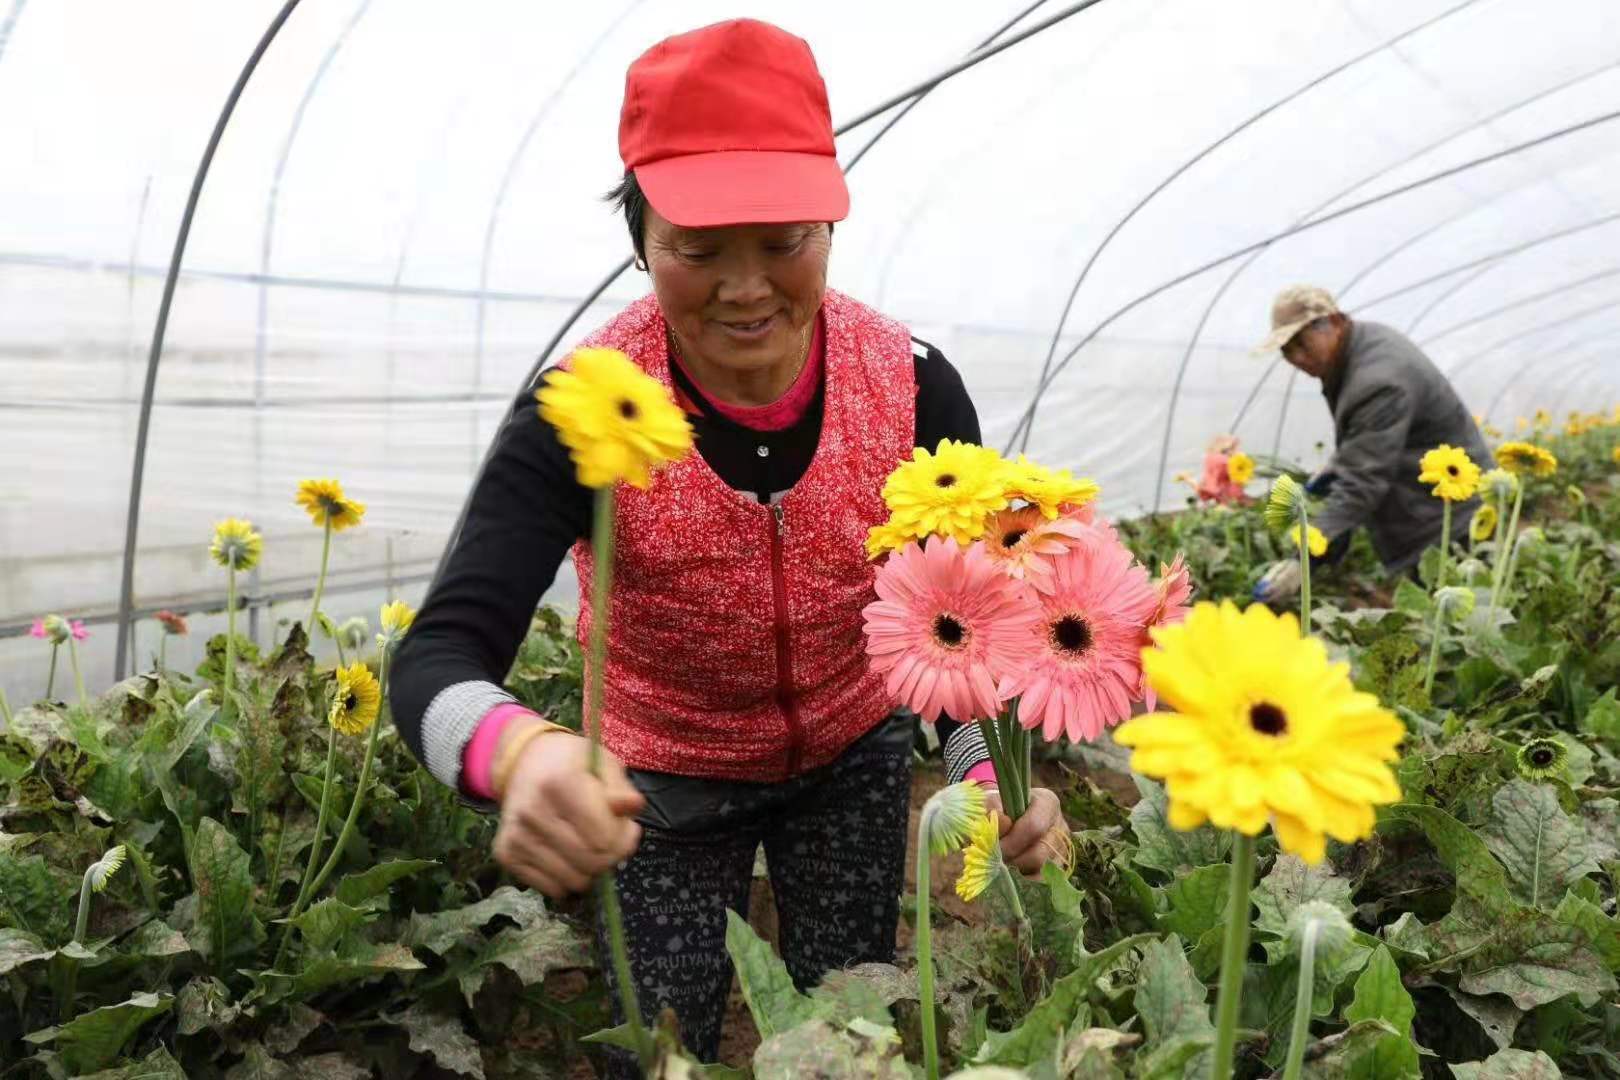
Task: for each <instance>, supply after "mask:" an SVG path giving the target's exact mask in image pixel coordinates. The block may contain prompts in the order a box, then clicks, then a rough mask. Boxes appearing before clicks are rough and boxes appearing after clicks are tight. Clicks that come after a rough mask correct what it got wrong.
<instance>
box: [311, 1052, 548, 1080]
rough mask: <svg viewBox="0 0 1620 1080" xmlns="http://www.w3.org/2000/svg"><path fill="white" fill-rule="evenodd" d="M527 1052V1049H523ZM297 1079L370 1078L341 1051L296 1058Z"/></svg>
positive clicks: (366, 1070) (363, 1067)
mask: <svg viewBox="0 0 1620 1080" xmlns="http://www.w3.org/2000/svg"><path fill="white" fill-rule="evenodd" d="M525 1053H527V1051H525ZM297 1064H298V1080H371V1077H372V1072H371V1067H370V1066H369V1065H362V1064H361V1063H359V1062H357V1061H355V1060H354V1059H353V1058H351V1057H349V1056H348V1055H347V1054H343V1053H330V1054H315V1055H313V1056H311V1057H303V1058H299V1059H298V1063H297Z"/></svg>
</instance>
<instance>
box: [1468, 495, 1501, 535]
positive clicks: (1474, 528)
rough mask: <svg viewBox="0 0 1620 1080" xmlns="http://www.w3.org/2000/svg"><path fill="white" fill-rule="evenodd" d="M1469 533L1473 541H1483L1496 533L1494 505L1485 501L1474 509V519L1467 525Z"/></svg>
mask: <svg viewBox="0 0 1620 1080" xmlns="http://www.w3.org/2000/svg"><path fill="white" fill-rule="evenodd" d="M1468 529H1469V533H1470V535H1472V536H1473V538H1474V539H1475V541H1477V542H1479V543H1482V544H1483V543H1484V542H1485V541H1487V540H1489V539H1490V538H1491V537H1493V536H1495V535H1496V507H1494V506H1492V505H1491V504H1490V503H1486V504H1485V505H1484V506H1482V507H1480V508H1479V509H1478V510H1476V511H1474V521H1473V524H1471V525H1470V526H1469V527H1468Z"/></svg>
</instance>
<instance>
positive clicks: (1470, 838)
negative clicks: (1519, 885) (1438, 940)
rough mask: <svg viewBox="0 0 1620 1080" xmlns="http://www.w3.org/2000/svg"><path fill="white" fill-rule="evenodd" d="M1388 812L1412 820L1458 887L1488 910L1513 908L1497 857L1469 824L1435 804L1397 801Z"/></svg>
mask: <svg viewBox="0 0 1620 1080" xmlns="http://www.w3.org/2000/svg"><path fill="white" fill-rule="evenodd" d="M1389 812H1390V814H1391V816H1393V817H1396V818H1404V819H1405V820H1408V821H1411V822H1414V823H1415V824H1416V825H1418V827H1419V828H1421V829H1422V830H1423V832H1424V834H1425V835H1426V836H1428V838H1429V843H1430V844H1432V845H1434V849H1435V851H1436V852H1438V853H1439V855H1440V858H1441V859H1442V860H1443V861H1444V862H1445V864H1446V865H1447V866H1448V867H1450V868H1451V872H1452V873H1453V874H1454V875H1456V878H1457V888H1458V890H1459V891H1461V892H1464V893H1467V894H1468V895H1469V896H1471V897H1473V898H1474V899H1476V900H1478V901H1479V902H1480V903H1481V904H1483V905H1484V906H1485V907H1486V909H1487V910H1491V911H1506V910H1509V909H1511V908H1513V907H1514V906H1515V905H1514V903H1513V898H1512V895H1511V890H1510V889H1509V887H1508V880H1507V872H1506V871H1505V870H1503V869H1502V864H1501V863H1499V862H1497V861H1496V858H1495V856H1493V855H1492V854H1491V850H1490V848H1488V847H1486V846H1485V841H1483V840H1481V839H1480V838H1479V836H1478V834H1476V833H1475V832H1474V830H1472V829H1470V828H1469V827H1468V826H1466V825H1464V824H1463V823H1462V822H1460V821H1458V820H1457V819H1456V818H1454V817H1452V816H1451V815H1450V814H1448V813H1446V812H1445V811H1444V810H1441V809H1439V808H1438V807H1434V806H1418V805H1416V804H1413V803H1400V804H1398V805H1396V806H1393V807H1390V810H1389Z"/></svg>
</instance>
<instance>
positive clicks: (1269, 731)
mask: <svg viewBox="0 0 1620 1080" xmlns="http://www.w3.org/2000/svg"><path fill="white" fill-rule="evenodd" d="M1249 726H1250V727H1252V728H1254V730H1256V731H1258V732H1259V733H1260V734H1262V735H1286V734H1287V733H1288V714H1287V713H1285V712H1283V711H1282V710H1281V709H1279V708H1278V707H1277V706H1275V705H1273V704H1271V703H1270V702H1269V701H1262V702H1260V703H1259V704H1257V705H1251V706H1249Z"/></svg>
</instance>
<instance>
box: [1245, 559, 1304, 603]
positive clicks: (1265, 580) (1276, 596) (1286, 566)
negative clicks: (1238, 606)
mask: <svg viewBox="0 0 1620 1080" xmlns="http://www.w3.org/2000/svg"><path fill="white" fill-rule="evenodd" d="M1298 594H1299V560H1298V559H1283V560H1281V561H1280V562H1274V563H1272V564H1271V565H1270V566H1269V567H1267V568H1266V572H1265V573H1264V574H1263V575H1261V578H1260V580H1259V581H1257V582H1255V586H1254V598H1255V599H1256V600H1258V601H1260V602H1261V603H1262V604H1280V603H1283V602H1284V601H1286V600H1292V599H1293V598H1294V597H1295V596H1297V595H1298Z"/></svg>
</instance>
